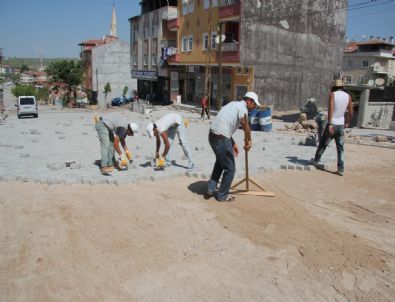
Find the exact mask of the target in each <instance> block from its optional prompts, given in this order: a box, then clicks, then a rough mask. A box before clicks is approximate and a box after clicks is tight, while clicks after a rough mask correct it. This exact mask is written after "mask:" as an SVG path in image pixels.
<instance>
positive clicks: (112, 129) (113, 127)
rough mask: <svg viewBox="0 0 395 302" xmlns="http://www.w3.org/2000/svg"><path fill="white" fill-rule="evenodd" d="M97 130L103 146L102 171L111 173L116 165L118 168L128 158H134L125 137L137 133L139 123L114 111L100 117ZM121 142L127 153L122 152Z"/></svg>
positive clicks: (125, 162)
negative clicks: (130, 120)
mask: <svg viewBox="0 0 395 302" xmlns="http://www.w3.org/2000/svg"><path fill="white" fill-rule="evenodd" d="M96 130H97V133H98V135H99V140H100V148H101V167H100V171H101V173H102V174H108V173H111V172H112V171H113V170H114V165H116V166H118V168H122V166H126V165H127V159H129V160H131V158H132V153H131V152H130V151H129V149H128V147H127V145H126V141H125V138H126V136H133V135H136V133H137V131H138V125H137V124H136V123H133V122H129V121H128V120H127V119H126V118H125V117H124V116H122V115H121V114H119V113H116V112H114V113H108V114H105V115H103V116H102V117H100V119H99V120H98V121H97V123H96ZM119 142H121V145H122V148H123V150H124V151H125V154H123V153H122V150H121V148H120V147H119ZM114 149H115V150H116V151H117V154H118V161H117V160H116V159H115V152H114ZM126 158H127V159H126Z"/></svg>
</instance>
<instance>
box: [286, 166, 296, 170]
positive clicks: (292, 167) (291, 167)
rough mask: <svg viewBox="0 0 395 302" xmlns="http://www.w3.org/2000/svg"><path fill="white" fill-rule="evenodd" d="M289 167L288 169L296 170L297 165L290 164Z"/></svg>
mask: <svg viewBox="0 0 395 302" xmlns="http://www.w3.org/2000/svg"><path fill="white" fill-rule="evenodd" d="M287 168H288V170H295V166H294V165H288V166H287Z"/></svg>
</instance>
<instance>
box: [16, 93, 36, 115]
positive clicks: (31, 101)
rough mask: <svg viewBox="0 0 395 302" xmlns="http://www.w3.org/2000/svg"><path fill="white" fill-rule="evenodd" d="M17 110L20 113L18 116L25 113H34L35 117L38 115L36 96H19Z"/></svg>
mask: <svg viewBox="0 0 395 302" xmlns="http://www.w3.org/2000/svg"><path fill="white" fill-rule="evenodd" d="M17 102H18V103H17V104H16V105H15V106H16V107H17V109H16V111H17V114H18V118H21V116H24V115H33V116H34V117H38V108H37V102H36V98H35V97H34V96H20V97H18V100H17Z"/></svg>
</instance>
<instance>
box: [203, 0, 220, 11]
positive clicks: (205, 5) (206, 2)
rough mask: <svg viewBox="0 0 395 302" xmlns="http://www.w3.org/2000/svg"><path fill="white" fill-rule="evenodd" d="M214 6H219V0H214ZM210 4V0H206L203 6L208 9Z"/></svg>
mask: <svg viewBox="0 0 395 302" xmlns="http://www.w3.org/2000/svg"><path fill="white" fill-rule="evenodd" d="M212 1H213V2H212V6H211V7H216V6H218V0H212ZM209 6H210V0H204V4H203V8H204V9H208V8H209Z"/></svg>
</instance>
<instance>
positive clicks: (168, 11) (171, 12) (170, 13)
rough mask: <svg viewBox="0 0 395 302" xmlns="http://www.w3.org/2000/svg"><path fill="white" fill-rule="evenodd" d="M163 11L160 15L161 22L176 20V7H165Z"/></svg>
mask: <svg viewBox="0 0 395 302" xmlns="http://www.w3.org/2000/svg"><path fill="white" fill-rule="evenodd" d="M162 9H163V13H162V20H168V21H170V20H172V19H175V18H177V16H178V13H177V6H167V7H165V8H162Z"/></svg>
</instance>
